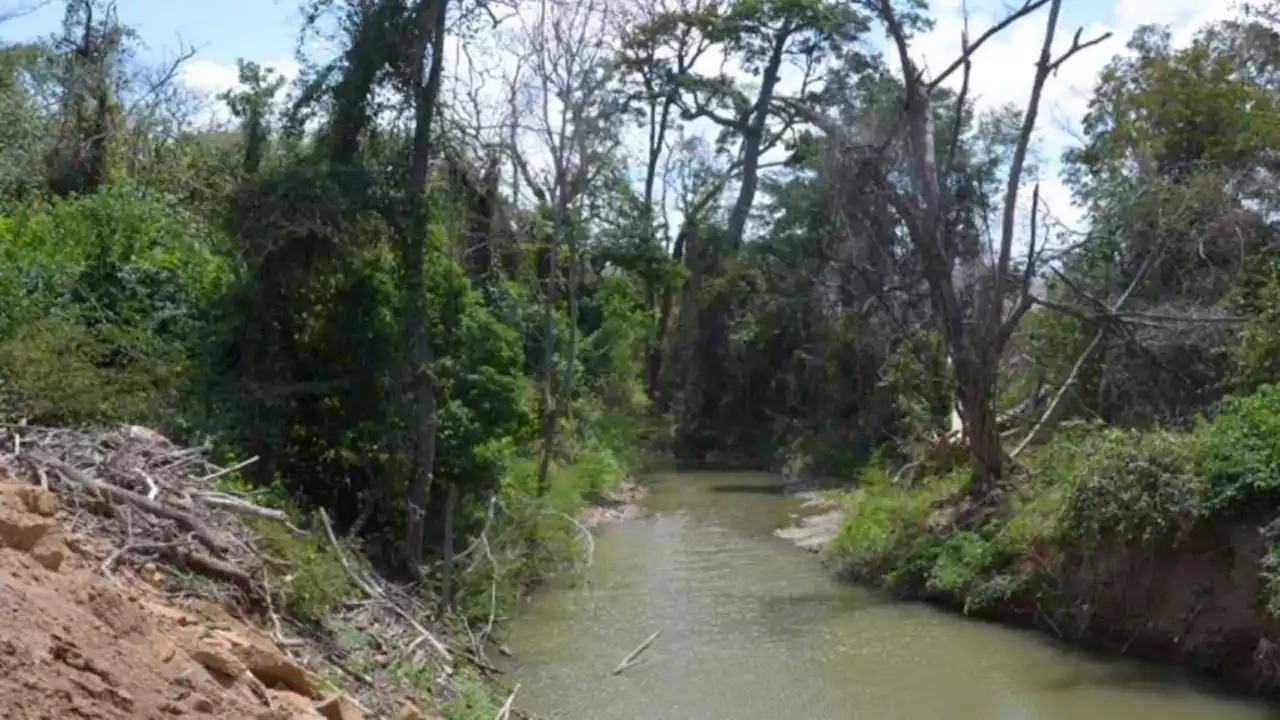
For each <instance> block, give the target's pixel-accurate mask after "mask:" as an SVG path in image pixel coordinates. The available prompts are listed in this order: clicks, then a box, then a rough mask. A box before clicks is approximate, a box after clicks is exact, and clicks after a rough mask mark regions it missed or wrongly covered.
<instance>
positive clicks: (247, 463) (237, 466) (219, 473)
mask: <svg viewBox="0 0 1280 720" xmlns="http://www.w3.org/2000/svg"><path fill="white" fill-rule="evenodd" d="M256 462H258V456H257V455H254V456H253V457H251V458H249V459H248V460H244V461H241V462H238V463H236V464H235V465H232V466H231V467H229V468H223V469H221V470H219V471H217V472H215V473H210V474H208V475H205V476H204V477H202V478H200V479H199V480H197V481H196V482H197V483H200V484H202V485H203V484H204V483H208V482H212V481H214V480H217V479H218V478H220V477H222V476H224V475H230V474H231V473H233V472H235V471H237V470H243V469H245V468H247V467H249V466H250V465H252V464H254V463H256ZM214 467H217V466H216V465H215V466H214Z"/></svg>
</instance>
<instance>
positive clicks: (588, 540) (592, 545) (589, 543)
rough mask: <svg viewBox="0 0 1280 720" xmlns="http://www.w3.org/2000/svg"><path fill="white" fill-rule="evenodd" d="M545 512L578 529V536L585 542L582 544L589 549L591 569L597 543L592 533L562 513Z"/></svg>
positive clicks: (588, 558) (588, 555)
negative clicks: (566, 521) (562, 519)
mask: <svg viewBox="0 0 1280 720" xmlns="http://www.w3.org/2000/svg"><path fill="white" fill-rule="evenodd" d="M543 512H545V513H547V514H549V515H555V516H557V517H562V518H564V519H565V520H568V521H569V522H570V523H571V524H572V525H573V526H574V527H575V528H577V529H578V535H579V537H581V538H582V541H583V543H582V544H583V545H585V546H586V549H587V567H591V563H592V562H593V561H594V559H595V556H596V541H595V540H593V539H592V537H591V531H590V530H588V529H586V528H585V527H583V525H582V523H580V522H578V521H577V520H574V519H573V518H571V517H569V516H568V515H566V514H564V513H562V512H558V511H556V510H544V511H543Z"/></svg>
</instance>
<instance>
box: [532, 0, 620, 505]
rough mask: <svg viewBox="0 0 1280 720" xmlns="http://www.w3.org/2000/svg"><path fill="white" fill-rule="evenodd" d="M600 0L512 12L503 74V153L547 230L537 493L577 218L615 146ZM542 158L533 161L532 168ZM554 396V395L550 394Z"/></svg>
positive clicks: (563, 392) (572, 303)
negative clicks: (506, 92) (507, 71)
mask: <svg viewBox="0 0 1280 720" xmlns="http://www.w3.org/2000/svg"><path fill="white" fill-rule="evenodd" d="M606 10H607V3H606V2H605V0H538V1H537V2H536V3H535V4H534V7H533V9H532V12H526V13H522V14H521V15H520V24H519V31H518V33H517V38H516V40H517V42H518V46H519V53H520V62H519V63H518V65H517V68H516V71H515V72H514V74H513V75H512V76H511V77H510V78H509V89H510V91H511V96H510V100H511V104H512V113H511V115H512V118H511V119H512V123H511V128H510V130H511V132H510V142H509V148H508V149H509V151H510V152H511V155H512V158H513V161H514V164H515V166H516V169H517V171H518V172H519V174H520V176H521V178H522V179H523V180H524V182H525V184H526V185H527V186H528V187H529V189H530V191H531V192H532V193H533V195H534V198H535V200H536V201H537V203H538V205H539V206H540V208H542V209H545V210H548V211H550V214H551V227H550V231H549V232H548V233H546V235H547V236H548V240H547V245H548V247H547V254H546V265H545V269H546V298H545V301H546V305H545V310H544V317H543V321H544V327H543V356H542V391H541V396H542V397H541V413H540V414H541V422H540V425H541V428H540V429H541V439H542V454H541V459H540V461H539V464H538V491H539V493H540V494H542V493H545V492H546V490H547V488H548V476H549V472H550V466H551V455H552V450H553V447H554V444H555V436H556V425H557V422H558V419H559V417H560V415H561V414H562V412H563V409H564V407H563V406H565V405H567V404H568V401H569V392H570V390H571V385H572V382H573V375H572V373H573V363H574V355H575V352H576V340H577V336H576V326H577V282H578V275H579V270H580V263H579V254H580V252H581V237H582V232H583V223H582V222H581V220H582V219H581V218H580V217H577V215H578V213H577V210H578V208H579V205H580V202H581V200H582V194H583V192H584V191H586V189H587V188H588V187H589V186H590V185H591V183H592V181H593V180H594V179H595V177H596V175H598V173H599V172H600V170H601V168H602V167H603V166H604V162H603V160H604V158H606V157H607V156H608V155H609V154H611V153H612V150H613V148H614V147H616V143H617V141H616V136H615V134H614V132H613V130H612V128H611V122H612V119H613V115H614V110H615V107H614V104H613V103H611V102H610V85H611V78H610V74H609V65H608V61H609V60H610V58H611V53H612V46H613V42H612V38H611V37H610V35H609V33H608V32H607V30H608V28H609V24H608V23H607V22H606V19H607V15H606ZM539 161H541V162H539ZM562 245H567V250H568V253H569V282H568V298H567V300H568V315H569V337H568V338H567V339H566V350H565V358H564V361H565V364H566V366H567V367H566V369H565V373H564V375H563V379H562V382H561V385H562V387H561V388H560V390H559V392H557V390H556V349H557V338H556V328H555V307H556V304H557V303H558V302H559V284H560V280H559V275H560V258H559V253H560V249H561V247H562ZM557 396H558V397H557Z"/></svg>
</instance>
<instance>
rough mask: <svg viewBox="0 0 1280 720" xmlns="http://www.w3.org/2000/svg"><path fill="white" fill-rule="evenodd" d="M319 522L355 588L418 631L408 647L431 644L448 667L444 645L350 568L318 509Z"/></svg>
mask: <svg viewBox="0 0 1280 720" xmlns="http://www.w3.org/2000/svg"><path fill="white" fill-rule="evenodd" d="M320 520H321V522H323V523H324V531H325V535H327V536H328V538H329V544H330V545H331V546H333V552H334V553H335V554H336V555H337V556H338V562H339V563H341V564H342V569H343V570H346V571H347V575H348V576H350V577H351V579H352V581H354V582H355V584H356V586H357V587H359V588H360V589H361V590H363V591H364V593H365V594H366V595H368V596H369V597H371V598H373V599H375V600H382V601H383V602H385V603H386V604H387V606H388V607H390V608H391V609H392V610H393V611H394V612H395V613H396V614H397V615H399V616H400V617H401V619H403V620H404V621H405V622H407V623H409V624H410V625H411V626H413V629H414V630H417V631H418V639H417V640H415V641H414V642H413V645H411V646H410V647H416V646H417V645H418V643H419V642H421V641H423V640H426V641H427V642H428V643H430V644H431V647H432V648H434V649H435V651H436V652H437V653H439V654H440V657H442V658H444V661H445V664H446V665H448V664H449V663H450V662H451V661H452V659H453V657H452V655H451V654H450V653H449V648H447V647H445V646H444V643H442V642H440V641H439V640H438V639H436V636H435V635H433V634H432V633H431V631H430V630H428V629H426V628H425V627H423V626H422V623H420V622H418V620H417V619H416V618H414V617H413V615H411V614H409V612H408V611H407V610H405V609H404V608H402V607H400V606H399V605H397V604H396V603H394V602H392V601H391V600H390V599H389V598H388V597H387V595H386V593H384V592H382V590H381V589H380V588H378V587H376V586H375V585H373V584H372V583H370V582H369V581H368V580H365V579H364V578H362V577H360V575H359V574H358V573H356V571H355V568H353V567H351V563H349V562H347V556H346V554H345V553H343V552H342V547H341V546H340V545H338V538H337V536H336V535H334V534H333V525H332V523H330V522H329V513H328V512H326V511H325V509H324V508H320Z"/></svg>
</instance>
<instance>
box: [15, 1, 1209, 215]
mask: <svg viewBox="0 0 1280 720" xmlns="http://www.w3.org/2000/svg"><path fill="white" fill-rule="evenodd" d="M31 2H32V0H0V10H5V9H8V8H12V7H14V6H16V5H21V4H30V3H31ZM1021 2H1022V0H933V2H932V6H933V10H934V15H935V17H936V18H937V25H936V27H935V29H934V30H933V32H931V33H929V34H927V35H925V36H923V37H920V38H917V39H916V41H915V43H914V46H913V50H914V53H915V55H916V57H917V58H918V59H922V60H923V61H924V64H925V66H926V67H927V68H935V69H937V68H941V67H943V66H945V65H947V64H949V63H950V61H951V60H952V59H954V58H955V57H956V56H957V55H958V53H959V48H960V41H959V38H960V29H961V27H962V20H961V18H962V16H963V15H962V13H963V12H964V11H965V9H967V10H968V12H969V16H970V21H969V23H970V29H971V35H972V36H976V35H978V34H980V33H981V32H982V30H983V29H985V28H986V27H987V26H989V25H990V24H991V23H992V22H993V21H994V20H995V19H997V18H999V17H1002V16H1003V15H1004V14H1005V13H1006V8H1007V7H1008V6H1010V5H1017V4H1021ZM117 7H118V10H119V13H120V18H121V20H122V21H123V22H124V23H126V24H128V25H131V26H133V27H135V28H136V29H137V30H138V31H139V32H140V33H141V35H142V37H143V39H144V41H145V42H146V44H147V46H148V49H147V53H146V54H147V55H148V56H150V57H151V58H153V59H155V60H160V59H162V58H164V57H166V56H168V57H171V56H172V55H173V53H174V52H175V51H176V50H177V49H178V48H179V47H180V46H181V45H183V44H186V45H193V46H195V47H196V48H198V53H197V55H196V56H195V58H193V59H192V60H191V61H190V62H188V63H187V65H186V66H185V67H184V70H183V75H182V78H183V81H184V82H185V83H186V84H187V85H189V86H190V87H191V88H192V89H195V90H198V91H201V92H206V93H210V94H212V93H216V92H220V91H222V90H224V89H226V88H227V87H229V86H231V85H233V84H234V83H235V80H236V72H235V62H236V59H237V58H247V59H251V60H255V61H257V62H259V63H263V64H267V65H273V66H275V67H277V69H279V70H281V71H282V72H284V73H285V74H286V75H292V74H293V73H294V72H295V70H296V64H295V63H294V61H293V49H294V44H295V42H296V39H297V34H298V27H299V24H300V18H301V16H300V13H299V10H298V7H299V0H209V1H208V2H197V1H196V0H118V4H117ZM1229 14H1231V7H1230V5H1229V3H1228V2H1227V1H1226V0H1065V3H1064V9H1063V17H1062V20H1061V23H1060V31H1059V34H1058V39H1057V44H1058V47H1059V48H1065V47H1066V46H1067V44H1068V43H1069V41H1070V37H1071V35H1072V34H1073V33H1074V32H1075V29H1076V28H1078V27H1083V28H1085V37H1092V36H1093V35H1095V34H1098V33H1101V32H1105V31H1111V32H1113V33H1114V37H1113V38H1112V39H1111V40H1109V41H1107V42H1106V43H1104V44H1102V45H1100V46H1098V47H1095V48H1091V49H1089V50H1087V51H1085V52H1084V53H1081V54H1080V55H1079V56H1078V57H1077V58H1076V59H1074V60H1072V61H1071V62H1070V63H1068V64H1067V65H1065V66H1064V67H1063V68H1062V69H1061V71H1060V72H1059V73H1058V76H1057V77H1055V78H1053V79H1051V80H1050V84H1049V86H1048V87H1047V88H1046V94H1045V100H1044V104H1043V110H1042V116H1041V117H1042V121H1041V123H1040V126H1039V127H1040V132H1039V133H1038V142H1039V145H1040V150H1041V151H1042V152H1043V154H1044V156H1045V158H1046V159H1047V160H1048V161H1049V162H1047V163H1046V165H1045V167H1044V168H1043V170H1042V177H1041V180H1042V181H1043V182H1044V188H1043V189H1042V195H1043V197H1045V198H1046V202H1047V203H1048V204H1049V206H1050V208H1051V210H1052V211H1053V212H1054V213H1055V214H1056V215H1059V216H1061V217H1062V218H1063V219H1064V220H1066V221H1067V222H1068V223H1074V222H1075V221H1076V219H1077V218H1078V212H1077V211H1075V210H1073V209H1072V208H1070V207H1069V200H1068V194H1067V192H1066V189H1065V188H1064V187H1062V185H1061V183H1060V182H1058V180H1057V174H1058V166H1057V163H1056V160H1055V159H1056V158H1057V157H1058V156H1059V155H1060V154H1061V152H1062V150H1063V149H1064V148H1066V147H1068V146H1070V145H1073V144H1075V139H1074V138H1075V127H1076V126H1077V123H1078V120H1079V118H1080V116H1081V115H1082V114H1083V112H1084V110H1085V106H1086V104H1087V101H1088V97H1089V93H1090V90H1091V88H1092V86H1093V82H1094V79H1095V78H1096V77H1097V73H1098V71H1099V70H1100V69H1101V68H1102V67H1103V65H1105V64H1106V62H1107V61H1108V60H1109V59H1110V58H1111V57H1112V56H1113V55H1114V54H1115V53H1118V52H1121V51H1122V50H1123V46H1124V43H1125V41H1126V40H1127V39H1128V37H1129V35H1130V34H1131V33H1132V32H1133V30H1134V29H1135V28H1136V27H1138V26H1139V25H1142V24H1145V23H1161V24H1169V25H1170V26H1171V27H1172V29H1173V32H1174V37H1175V40H1181V41H1185V40H1186V39H1188V38H1189V37H1190V36H1191V34H1192V33H1193V32H1194V30H1195V29H1197V28H1199V27H1202V26H1203V25H1204V24H1206V23H1208V22H1212V21H1214V20H1217V19H1221V18H1223V17H1225V16H1228V15H1229ZM61 18H62V3H61V2H60V1H59V0H53V1H52V2H50V3H49V4H48V5H47V6H46V7H44V8H43V9H41V10H40V11H39V12H37V13H35V14H32V15H30V16H27V17H24V18H19V19H17V20H13V21H10V22H8V23H6V24H5V25H3V26H0V41H5V42H12V41H16V40H24V39H30V38H33V37H38V36H41V35H47V34H49V33H51V32H54V31H56V30H57V29H58V27H59V25H60V22H61ZM1043 27H1044V25H1043V13H1041V14H1040V17H1036V18H1033V19H1028V20H1024V21H1023V22H1021V23H1019V24H1018V25H1015V26H1014V27H1013V28H1011V29H1010V30H1009V31H1007V32H1005V33H1003V34H1002V35H1000V36H998V37H997V38H996V39H994V40H993V41H992V42H990V43H988V44H987V45H986V46H984V47H983V49H982V50H981V51H980V52H979V53H978V54H977V55H976V56H975V60H974V71H973V81H972V92H974V93H975V94H976V96H977V97H978V98H979V100H980V101H981V102H984V103H987V104H990V105H995V104H1003V103H1007V102H1014V103H1017V104H1019V105H1021V104H1023V103H1025V101H1026V98H1027V93H1028V89H1029V86H1030V81H1031V76H1032V63H1033V62H1034V59H1035V55H1036V53H1037V51H1038V49H1039V45H1040V42H1041V40H1042V38H1043ZM957 81H958V78H957Z"/></svg>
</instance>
